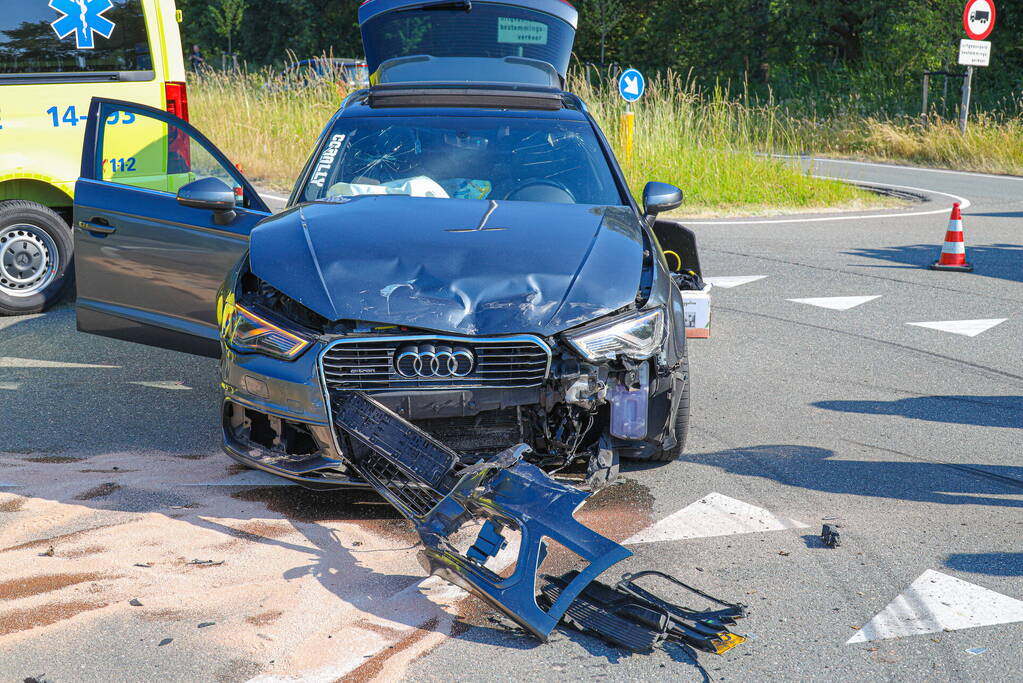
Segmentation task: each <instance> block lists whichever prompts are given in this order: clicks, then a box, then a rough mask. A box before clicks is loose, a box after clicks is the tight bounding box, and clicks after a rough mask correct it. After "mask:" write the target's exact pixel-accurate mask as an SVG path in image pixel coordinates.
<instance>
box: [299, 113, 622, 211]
mask: <svg viewBox="0 0 1023 683" xmlns="http://www.w3.org/2000/svg"><path fill="white" fill-rule="evenodd" d="M364 194H376V195H385V194H397V195H410V196H415V197H439V198H449V199H500V200H512V201H537V202H557V203H572V204H599V205H621V204H623V203H624V202H623V199H622V196H621V193H620V192H619V190H618V186H617V184H616V183H615V180H614V176H613V174H612V172H611V169H610V167H609V165H608V160H607V157H606V156H605V155H604V152H603V150H602V149H601V147H600V144H599V143H598V141H597V137H596V135H595V133H594V131H593V129H592V127H591V126H590V125H589V123H588V122H586V121H565V120H554V119H540V118H536V119H532V118H513V117H501V118H498V117H450V118H448V117H444V118H441V117H437V116H430V117H425V116H424V117H417V116H395V117H376V116H373V117H365V118H357V117H352V118H341V119H338V121H337V123H336V124H335V125H334V128H333V129H332V130H331V131H330V133H329V134H328V135H327V143H326V145H325V146H324V147H323V149H322V150H321V151H320V153H319V156H318V157H317V159H316V162H315V165H314V167H313V170H312V173H311V175H310V176H309V179H308V180H307V181H306V186H305V187H304V188H303V191H302V195H301V196H302V197H303V199H304V200H305V201H315V200H332V199H341V198H344V197H355V196H358V195H364Z"/></svg>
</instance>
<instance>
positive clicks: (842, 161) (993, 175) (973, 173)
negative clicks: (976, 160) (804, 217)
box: [769, 154, 1023, 180]
mask: <svg viewBox="0 0 1023 683" xmlns="http://www.w3.org/2000/svg"><path fill="white" fill-rule="evenodd" d="M769 156H772V157H776V158H778V159H802V158H803V157H797V156H793V155H791V154H771V155H769ZM807 160H808V161H815V162H816V161H820V162H822V163H825V164H849V165H851V166H873V167H875V168H901V169H905V170H908V171H923V172H924V173H944V174H947V175H965V176H972V177H974V178H997V179H1000V180H1023V177H1020V176H1013V175H998V174H997V173H979V172H977V171H953V170H951V169H946V168H921V167H919V166H904V165H902V164H883V163H878V162H873V161H852V160H851V159H829V158H827V157H807Z"/></svg>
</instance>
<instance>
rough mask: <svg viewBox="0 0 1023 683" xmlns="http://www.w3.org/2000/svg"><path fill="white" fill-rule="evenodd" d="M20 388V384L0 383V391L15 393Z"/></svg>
mask: <svg viewBox="0 0 1023 683" xmlns="http://www.w3.org/2000/svg"><path fill="white" fill-rule="evenodd" d="M20 388H21V383H20V382H0V391H17V390H18V389H20Z"/></svg>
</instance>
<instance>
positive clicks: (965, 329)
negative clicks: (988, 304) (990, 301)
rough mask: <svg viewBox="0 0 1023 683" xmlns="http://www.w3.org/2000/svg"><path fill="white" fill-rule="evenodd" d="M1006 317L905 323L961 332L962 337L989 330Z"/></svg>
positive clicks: (955, 332)
mask: <svg viewBox="0 0 1023 683" xmlns="http://www.w3.org/2000/svg"><path fill="white" fill-rule="evenodd" d="M1006 320H1008V318H985V319H981V320H938V321H935V322H929V323H906V324H907V325H915V326H916V327H926V328H928V329H931V330H940V331H942V332H951V333H952V334H961V335H963V336H964V337H976V336H977V335H978V334H980V333H981V332H986V331H987V330H990V329H991V328H992V327H994V326H995V325H1001V324H1002V323H1004V322H1005V321H1006Z"/></svg>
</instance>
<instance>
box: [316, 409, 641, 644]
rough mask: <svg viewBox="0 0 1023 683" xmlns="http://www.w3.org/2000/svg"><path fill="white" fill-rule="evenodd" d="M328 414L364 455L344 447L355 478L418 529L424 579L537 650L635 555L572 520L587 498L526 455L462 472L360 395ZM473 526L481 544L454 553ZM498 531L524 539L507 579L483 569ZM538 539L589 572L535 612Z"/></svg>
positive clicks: (542, 549)
mask: <svg viewBox="0 0 1023 683" xmlns="http://www.w3.org/2000/svg"><path fill="white" fill-rule="evenodd" d="M331 408H332V414H333V420H334V425H335V426H336V427H337V429H338V430H339V435H349V436H351V437H352V438H353V439H355V440H356V441H358V442H360V443H362V444H363V445H365V446H367V447H368V448H369V449H370V451H371V453H369V454H361V455H357V454H356V449H355V448H354V447H353V444H351V443H349V444H347V447H345V445H344V444H343V445H342V450H343V451H344V452H345V453H346V454H348V455H347V457H348V458H349V459H350V462H351V464H352V466H353V468H354V469H355V470H356V471H357V472H358V473H359V474H360V475H361V476H362V477H363V478H364V479H365V480H366V481H367V482H369V483H370V484H371V485H372V486H373V487H374V488H375V489H376V490H377V491H378V492H379V493H380V495H382V496H383V497H384V498H385V499H387V500H388V501H389V502H391V504H393V505H394V506H395V507H396V508H397V509H398V510H399V511H400V512H401V513H402V514H403V515H405V516H406V517H408V518H409V519H410V520H412V521H413V522H414V523H415V525H416V531H417V532H418V533H419V535H420V537H421V538H422V539H423V544H424V546H425V548H424V550H423V551H422V553H421V556H420V559H421V561H422V562H423V564H424V566H425V567H426V568H427V570H428V571H430V573H432V574H437V575H438V576H441V577H442V578H444V579H446V580H448V581H450V582H451V583H453V584H455V585H457V586H459V587H461V588H464V589H465V590H467V591H469V592H470V593H473V594H474V595H476V596H478V597H480V598H482V599H484V600H486V601H487V602H489V603H490V604H491V605H493V606H494V607H495V608H497V609H498V610H500V611H502V612H504V613H505V614H507V615H508V616H509V617H511V618H512V619H514V620H515V621H516V622H518V623H519V624H520V625H521V626H522V627H523V628H525V629H527V630H529V631H530V632H531V633H533V634H534V635H536V636H537V637H538V638H540V639H541V640H546V639H547V636H548V635H550V632H551V631H552V630H554V627H555V626H557V624H558V621H559V620H560V619H561V616H562V615H563V614H564V613H565V610H567V609H568V606H569V604H571V602H572V601H573V600H574V599H575V597H576V596H577V595H578V594H579V593H580V592H581V591H582V590H583V588H584V587H585V586H586V584H588V583H589V582H590V581H592V580H593V579H594V578H596V577H597V576H598V575H599V574H600V573H601V572H603V571H604V570H606V569H607V568H608V567H610V566H612V565H614V564H615V563H617V562H620V561H621V560H623V559H625V558H626V557H629V556H630V555H632V553H631V552H630V551H629V550H627V549H625V548H624V547H623V546H621V545H619V544H618V543H615V542H614V541H612V540H610V539H608V538H605V537H603V536H601V535H600V534H598V533H596V532H595V531H593V530H591V529H589V528H587V527H585V526H583V525H582V524H580V523H579V522H578V521H576V520H575V518H574V517H573V516H572V515H573V513H574V512H575V511H576V510H577V509H578V508H579V507H580V506H581V505H582V504H583V502H584V501H585V500H586V498H587V497H588V494H587V493H585V492H583V491H579V490H578V489H575V488H572V487H569V486H566V485H564V484H562V483H560V482H557V481H555V480H554V479H552V478H551V477H549V476H548V475H547V474H546V473H544V472H543V470H541V469H540V468H538V467H536V466H535V465H531V464H529V463H527V462H524V461H523V460H522V455H523V453H525V452H527V451H528V450H529V449H528V447H527V446H525V445H519V446H515V447H513V448H509V449H507V450H505V451H503V452H501V453H499V454H497V455H496V456H493V457H492V458H490V459H489V460H481V461H480V462H478V463H476V464H474V465H470V466H468V467H465V468H462V469H459V468H458V466H459V464H460V461H459V457H458V455H457V454H455V453H454V452H453V451H451V450H450V449H448V448H446V447H445V446H444V445H443V444H440V443H438V442H437V441H435V440H434V439H433V438H432V437H430V436H429V435H428V434H426V433H425V432H423V431H422V430H420V429H418V428H417V427H415V425H413V424H411V423H409V422H407V421H406V420H404V419H402V418H401V417H399V416H398V415H396V414H394V413H393V412H391V411H389V410H388V409H387V408H385V407H384V406H382V405H380V404H379V403H377V402H376V401H374V400H373V399H371V398H369V397H368V396H366V395H364V394H362V393H361V392H344V393H338V394H336V395H335V396H334V397H333V400H332V403H331ZM472 521H482V522H483V524H482V528H481V530H480V533H479V537H478V538H477V539H476V542H475V544H474V545H473V546H472V548H470V549H469V551H468V552H466V553H461V552H459V551H458V549H457V548H456V547H455V546H454V545H453V543H452V541H451V537H452V536H453V535H454V534H455V532H457V531H458V530H459V529H461V528H462V527H463V526H464V525H465V524H466V523H467V522H472ZM505 529H512V530H516V531H518V532H519V534H520V535H521V541H520V544H519V549H518V557H517V562H516V564H515V568H514V570H513V572H512V574H511V576H509V577H507V578H504V577H501V576H498V575H497V574H495V573H494V572H493V571H491V570H490V569H488V568H487V567H485V566H484V565H485V563H486V560H487V559H489V558H490V557H493V555H496V554H497V552H498V551H499V550H500V548H501V547H503V545H504V543H505V542H506V541H507V539H506V537H504V536H503V534H502V533H501V532H502V531H503V530H505ZM545 539H550V540H551V541H554V542H556V543H559V544H561V545H563V546H565V547H566V548H568V549H569V550H571V551H572V552H574V553H575V554H577V555H578V556H579V557H580V558H582V559H583V560H585V561H586V562H587V563H588V566H587V567H586V568H585V569H583V570H582V571H581V572H579V573H578V575H577V576H576V577H575V578H574V579H573V580H572V581H570V582H569V583H568V584H567V585H566V586H564V587H563V589H562V591H561V593H560V595H559V596H558V597H557V598H556V599H555V600H554V601H553V602H551V603H550V604H548V605H546V606H545V608H541V607H540V605H539V604H538V603H537V596H536V572H537V569H538V568H539V566H540V564H541V563H542V562H543V559H544V558H545V557H546V554H547V544H546V541H545Z"/></svg>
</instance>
